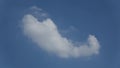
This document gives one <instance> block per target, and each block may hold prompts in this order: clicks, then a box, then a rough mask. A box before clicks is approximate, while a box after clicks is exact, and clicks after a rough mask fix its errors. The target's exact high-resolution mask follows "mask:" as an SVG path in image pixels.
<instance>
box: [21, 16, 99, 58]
mask: <svg viewBox="0 0 120 68" xmlns="http://www.w3.org/2000/svg"><path fill="white" fill-rule="evenodd" d="M22 22H23V31H24V34H25V35H26V36H28V37H29V38H30V39H32V41H33V42H35V43H36V44H37V45H38V46H39V47H40V48H42V49H43V50H45V51H47V52H49V53H53V54H55V55H57V56H59V57H62V58H69V57H82V56H92V55H95V54H99V49H100V45H99V42H98V40H97V38H96V37H95V36H94V35H89V37H88V40H87V41H86V43H85V44H82V45H81V44H78V45H76V44H75V43H73V42H72V40H69V39H67V38H66V37H63V36H62V35H61V34H60V33H59V31H58V29H57V26H56V25H55V24H54V22H53V21H52V20H51V19H50V18H47V19H44V20H43V21H39V20H38V19H37V18H36V17H34V16H33V15H31V14H27V15H25V16H24V17H23V20H22Z"/></svg>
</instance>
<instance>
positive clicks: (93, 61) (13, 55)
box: [0, 0, 120, 68]
mask: <svg viewBox="0 0 120 68" xmlns="http://www.w3.org/2000/svg"><path fill="white" fill-rule="evenodd" d="M32 6H37V7H40V8H42V9H44V10H45V11H46V12H47V13H48V14H49V15H50V17H51V18H52V20H53V21H54V22H55V24H56V25H57V26H58V28H59V29H61V30H67V29H69V27H70V26H73V27H75V29H77V31H71V32H70V33H68V34H67V35H66V34H65V36H68V37H69V38H71V39H73V40H75V41H85V40H86V38H87V37H88V35H89V34H94V35H95V36H96V37H97V39H98V40H99V42H100V45H101V48H100V54H99V55H97V56H92V57H87V58H86V57H85V58H71V59H62V58H59V57H55V56H54V55H51V54H48V53H46V52H44V51H43V50H41V49H40V48H39V47H38V46H34V45H35V44H34V43H32V42H31V40H29V39H28V38H26V37H25V36H24V35H23V33H22V31H21V28H20V27H21V26H20V23H21V20H22V18H23V15H24V14H25V12H26V10H27V9H28V8H30V7H32ZM0 8H1V9H0V68H120V43H119V41H120V39H119V38H120V36H119V35H120V28H119V26H120V1H119V0H0ZM63 34H64V33H63Z"/></svg>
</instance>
